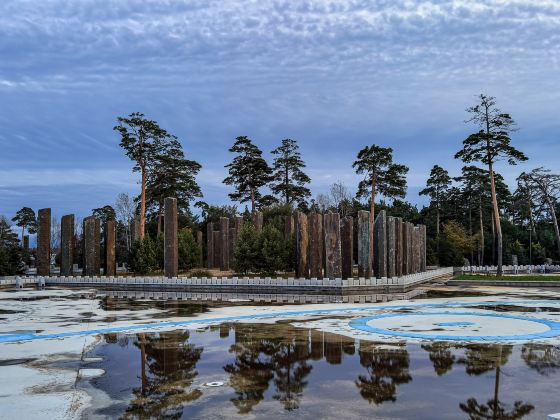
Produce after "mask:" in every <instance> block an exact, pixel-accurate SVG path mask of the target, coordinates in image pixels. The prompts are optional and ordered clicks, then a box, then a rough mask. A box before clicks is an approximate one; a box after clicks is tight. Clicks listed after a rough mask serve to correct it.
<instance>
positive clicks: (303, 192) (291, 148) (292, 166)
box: [271, 139, 311, 205]
mask: <svg viewBox="0 0 560 420" xmlns="http://www.w3.org/2000/svg"><path fill="white" fill-rule="evenodd" d="M271 153H272V154H273V155H276V156H277V157H275V158H274V162H273V175H272V179H273V183H272V186H271V189H272V192H273V193H274V194H277V195H279V196H280V197H282V198H283V199H284V204H287V205H292V203H294V202H296V203H301V202H303V201H304V200H305V198H307V197H309V196H310V195H311V191H309V188H307V187H306V186H305V185H306V184H309V183H310V182H311V179H310V178H309V177H308V176H307V175H306V174H305V173H304V172H303V171H302V168H305V162H304V161H303V160H302V159H301V154H300V153H299V146H298V144H297V142H296V141H295V140H292V139H284V140H282V144H281V145H280V146H278V147H277V148H276V149H274V150H273V151H272V152H271Z"/></svg>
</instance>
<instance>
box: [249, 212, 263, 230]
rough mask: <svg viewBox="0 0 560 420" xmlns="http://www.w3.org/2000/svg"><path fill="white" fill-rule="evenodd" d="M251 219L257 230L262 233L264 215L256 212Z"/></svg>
mask: <svg viewBox="0 0 560 420" xmlns="http://www.w3.org/2000/svg"><path fill="white" fill-rule="evenodd" d="M251 219H252V221H253V226H254V227H255V230H256V231H257V232H258V233H261V232H262V228H263V214H262V213H261V212H260V211H256V212H254V213H253V214H252V215H251Z"/></svg>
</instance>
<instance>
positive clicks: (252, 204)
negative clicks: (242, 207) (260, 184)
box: [251, 188, 255, 213]
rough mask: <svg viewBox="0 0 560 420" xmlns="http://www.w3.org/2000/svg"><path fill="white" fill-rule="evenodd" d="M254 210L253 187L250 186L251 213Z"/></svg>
mask: <svg viewBox="0 0 560 420" xmlns="http://www.w3.org/2000/svg"><path fill="white" fill-rule="evenodd" d="M254 212H255V189H254V188H251V213H254Z"/></svg>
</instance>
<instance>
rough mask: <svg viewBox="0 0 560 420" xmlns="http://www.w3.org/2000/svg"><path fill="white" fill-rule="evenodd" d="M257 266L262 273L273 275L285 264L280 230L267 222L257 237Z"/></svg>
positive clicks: (284, 251) (284, 248) (284, 247)
mask: <svg viewBox="0 0 560 420" xmlns="http://www.w3.org/2000/svg"><path fill="white" fill-rule="evenodd" d="M258 242H259V248H258V249H259V258H258V260H257V268H258V270H259V272H260V273H261V274H262V275H268V276H273V275H275V274H276V272H277V271H280V270H282V269H284V267H285V266H286V244H285V241H284V239H283V238H282V234H281V233H280V231H279V230H278V229H277V228H276V227H274V225H272V224H267V225H265V227H264V228H263V231H262V233H261V235H260V237H259V241H258Z"/></svg>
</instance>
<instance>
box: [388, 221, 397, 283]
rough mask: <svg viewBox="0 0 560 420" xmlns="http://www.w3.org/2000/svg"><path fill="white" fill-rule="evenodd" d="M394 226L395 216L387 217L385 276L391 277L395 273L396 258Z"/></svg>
mask: <svg viewBox="0 0 560 420" xmlns="http://www.w3.org/2000/svg"><path fill="white" fill-rule="evenodd" d="M396 242H397V239H396V227H395V218H394V217H391V216H389V217H387V277H388V278H393V277H395V275H396V274H395V273H396V271H397V270H396V259H395V248H396Z"/></svg>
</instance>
